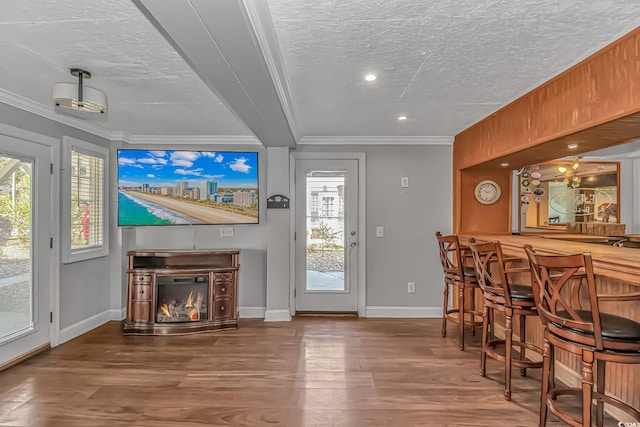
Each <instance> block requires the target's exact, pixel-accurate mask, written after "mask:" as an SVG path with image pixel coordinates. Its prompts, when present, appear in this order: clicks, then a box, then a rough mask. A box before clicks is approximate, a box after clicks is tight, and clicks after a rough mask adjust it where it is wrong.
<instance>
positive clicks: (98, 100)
mask: <svg viewBox="0 0 640 427" xmlns="http://www.w3.org/2000/svg"><path fill="white" fill-rule="evenodd" d="M70 71H71V74H72V75H73V76H75V77H77V78H78V83H77V84H75V83H56V84H54V85H53V102H54V104H55V106H56V107H60V108H64V109H68V110H73V111H79V112H83V113H101V114H104V113H105V112H106V111H107V94H105V93H104V92H102V91H101V90H98V89H95V88H93V87H91V86H85V85H84V79H89V78H91V73H90V72H88V71H86V70H83V69H82V68H71V70H70Z"/></svg>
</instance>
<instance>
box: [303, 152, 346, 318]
mask: <svg viewBox="0 0 640 427" xmlns="http://www.w3.org/2000/svg"><path fill="white" fill-rule="evenodd" d="M295 203H296V206H295V213H296V215H295V216H296V249H295V253H296V265H295V271H296V292H295V308H296V312H305V311H307V312H308V311H312V312H357V311H358V285H357V284H358V280H357V272H358V268H357V262H358V227H357V225H358V160H353V159H351V160H334V159H323V160H307V159H299V160H297V161H296V202H295Z"/></svg>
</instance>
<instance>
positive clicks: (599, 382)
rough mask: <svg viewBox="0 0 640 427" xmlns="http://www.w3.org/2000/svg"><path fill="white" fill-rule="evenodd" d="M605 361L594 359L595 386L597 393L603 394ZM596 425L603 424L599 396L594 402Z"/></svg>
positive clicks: (601, 403)
mask: <svg viewBox="0 0 640 427" xmlns="http://www.w3.org/2000/svg"><path fill="white" fill-rule="evenodd" d="M605 364H606V361H604V360H596V387H597V389H596V390H597V392H598V394H599V395H603V394H604V385H605V367H606V365H605ZM596 425H597V426H598V427H602V426H603V425H604V403H603V402H602V400H601V399H600V398H598V401H597V403H596Z"/></svg>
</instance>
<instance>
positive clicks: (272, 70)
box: [242, 0, 300, 140]
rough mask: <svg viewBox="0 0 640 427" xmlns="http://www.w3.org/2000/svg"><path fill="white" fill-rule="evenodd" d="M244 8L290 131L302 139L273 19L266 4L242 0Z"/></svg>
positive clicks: (295, 136) (296, 137) (295, 138)
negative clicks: (297, 126)
mask: <svg viewBox="0 0 640 427" xmlns="http://www.w3.org/2000/svg"><path fill="white" fill-rule="evenodd" d="M242 3H243V4H244V8H245V10H246V12H247V16H248V18H249V23H250V24H251V26H252V27H253V31H254V34H255V36H256V39H257V41H258V46H259V47H260V50H261V51H262V56H263V58H264V60H265V62H266V64H267V69H268V70H269V74H270V75H271V81H272V82H273V85H274V87H275V89H276V93H277V94H278V98H279V99H280V104H281V106H282V110H283V112H284V115H285V117H286V118H287V124H288V125H289V130H290V131H291V134H292V135H293V139H294V140H298V139H300V133H299V132H298V130H297V128H296V121H295V114H294V112H293V109H292V107H291V106H292V99H293V97H292V96H291V88H290V86H289V79H288V78H287V72H286V69H285V67H284V61H283V60H282V55H281V53H280V44H279V43H278V39H277V36H276V31H275V28H274V27H273V19H272V17H271V13H270V12H269V7H268V6H266V2H264V1H262V2H256V0H242Z"/></svg>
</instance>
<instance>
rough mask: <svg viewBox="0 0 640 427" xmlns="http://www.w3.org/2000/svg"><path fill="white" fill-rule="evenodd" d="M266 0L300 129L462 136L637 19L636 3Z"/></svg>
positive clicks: (592, 0)
mask: <svg viewBox="0 0 640 427" xmlns="http://www.w3.org/2000/svg"><path fill="white" fill-rule="evenodd" d="M268 2H269V6H270V9H271V14H272V19H273V22H274V26H275V30H276V33H277V35H278V40H279V43H280V49H281V51H282V56H283V59H284V64H285V68H286V71H287V74H288V78H289V83H290V85H291V92H292V94H293V102H294V107H295V110H296V113H297V118H298V123H297V124H298V128H299V130H300V131H301V133H302V134H303V135H416V136H417V135H455V134H457V133H459V132H460V131H462V130H463V129H465V128H467V127H468V126H470V125H471V124H473V123H475V122H477V121H479V120H481V119H483V118H484V117H486V116H488V115H489V114H491V113H492V112H494V111H495V110H497V109H498V108H500V107H502V106H504V105H506V104H507V103H508V102H510V101H512V100H514V99H515V98H517V97H519V96H520V95H522V94H524V93H526V92H528V91H529V90H530V89H532V88H533V87H535V86H538V85H539V84H540V83H542V82H544V81H546V80H548V79H549V78H551V77H552V76H554V75H556V74H558V73H559V72H561V71H563V70H565V69H566V68H568V67H569V66H571V65H573V64H575V63H576V62H579V61H580V60H582V59H584V58H585V57H586V56H588V55H589V54H591V53H593V52H594V51H596V50H598V49H600V48H602V47H604V46H605V45H607V44H608V43H609V42H611V41H613V40H615V39H617V38H619V37H620V36H621V35H623V34H625V33H627V32H628V31H630V30H632V29H633V28H635V27H636V26H638V25H640V1H638V0H572V1H566V0H537V1H530V0H493V1H477V0H438V1H423V0H413V1H406V0H349V1H347V0H327V1H318V2H303V1H299V0H268ZM369 72H373V73H375V74H377V75H378V79H377V80H376V81H375V82H373V83H366V82H364V81H363V80H362V77H363V75H364V74H366V73H369ZM400 114H405V115H407V116H408V120H406V121H404V122H398V121H397V119H396V118H397V116H398V115H400Z"/></svg>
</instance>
